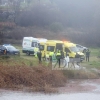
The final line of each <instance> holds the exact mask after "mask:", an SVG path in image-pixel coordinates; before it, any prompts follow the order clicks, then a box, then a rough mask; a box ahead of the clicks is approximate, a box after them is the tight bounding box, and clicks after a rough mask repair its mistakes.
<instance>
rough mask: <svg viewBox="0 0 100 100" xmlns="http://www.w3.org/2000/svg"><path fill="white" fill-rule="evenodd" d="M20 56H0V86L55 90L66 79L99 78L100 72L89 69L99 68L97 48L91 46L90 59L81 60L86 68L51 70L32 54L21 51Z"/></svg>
mask: <svg viewBox="0 0 100 100" xmlns="http://www.w3.org/2000/svg"><path fill="white" fill-rule="evenodd" d="M15 47H16V48H17V49H19V50H20V52H21V54H20V56H9V57H7V56H0V88H11V89H26V90H28V91H42V92H55V91H56V90H55V87H59V86H64V84H65V83H66V80H67V79H93V78H99V76H100V73H96V72H95V71H92V70H90V69H91V68H96V69H98V70H100V58H99V57H98V55H99V54H100V53H99V48H96V49H94V48H91V49H90V50H91V56H90V61H89V62H86V61H85V60H84V61H83V62H82V64H81V65H82V66H83V67H86V69H87V70H63V71H58V70H51V67H50V66H48V67H47V66H46V64H45V62H42V64H41V65H40V64H38V59H37V58H35V57H34V56H33V55H30V56H27V55H26V54H23V53H22V47H21V46H18V45H15Z"/></svg>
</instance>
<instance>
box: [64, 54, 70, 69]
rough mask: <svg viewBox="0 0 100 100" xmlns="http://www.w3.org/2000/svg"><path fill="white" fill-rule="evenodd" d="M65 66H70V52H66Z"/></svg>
mask: <svg viewBox="0 0 100 100" xmlns="http://www.w3.org/2000/svg"><path fill="white" fill-rule="evenodd" d="M64 67H65V68H67V67H69V54H66V56H65V66H64Z"/></svg>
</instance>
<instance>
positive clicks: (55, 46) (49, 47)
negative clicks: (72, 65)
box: [40, 40, 63, 57]
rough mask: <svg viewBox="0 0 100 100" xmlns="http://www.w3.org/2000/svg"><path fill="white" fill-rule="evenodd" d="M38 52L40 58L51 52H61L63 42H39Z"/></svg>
mask: <svg viewBox="0 0 100 100" xmlns="http://www.w3.org/2000/svg"><path fill="white" fill-rule="evenodd" d="M40 50H41V52H42V57H44V56H45V55H46V54H49V53H50V52H51V51H52V52H56V51H57V50H63V42H62V41H60V40H47V41H46V42H40Z"/></svg>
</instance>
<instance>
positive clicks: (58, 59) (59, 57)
mask: <svg viewBox="0 0 100 100" xmlns="http://www.w3.org/2000/svg"><path fill="white" fill-rule="evenodd" d="M56 58H57V63H58V64H59V68H60V59H61V52H60V50H59V51H58V52H57V53H56ZM57 63H56V64H55V66H56V65H57ZM55 66H54V67H55Z"/></svg>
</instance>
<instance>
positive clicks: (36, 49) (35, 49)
mask: <svg viewBox="0 0 100 100" xmlns="http://www.w3.org/2000/svg"><path fill="white" fill-rule="evenodd" d="M38 51H39V48H37V47H35V48H34V55H35V57H37V52H38Z"/></svg>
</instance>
